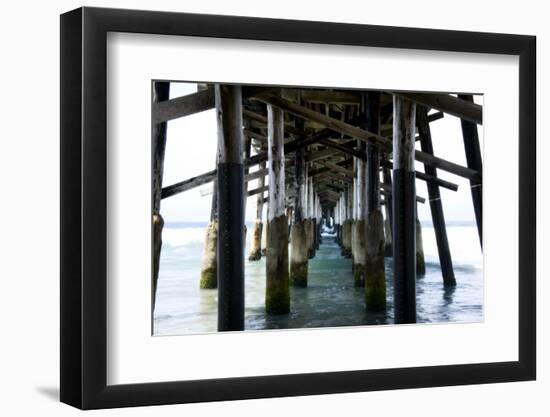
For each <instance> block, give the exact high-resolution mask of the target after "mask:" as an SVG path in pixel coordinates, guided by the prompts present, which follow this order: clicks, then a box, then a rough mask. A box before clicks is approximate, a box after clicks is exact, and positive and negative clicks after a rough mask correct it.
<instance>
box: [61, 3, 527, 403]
mask: <svg viewBox="0 0 550 417" xmlns="http://www.w3.org/2000/svg"><path fill="white" fill-rule="evenodd" d="M60 56H61V83H60V87H61V91H60V96H61V115H62V117H61V154H60V160H61V168H60V169H61V217H60V219H61V231H60V237H61V268H60V276H61V294H60V299H61V309H60V329H61V339H60V350H61V353H60V365H61V366H60V379H61V381H60V398H61V401H62V402H64V403H67V404H70V405H72V406H75V407H78V408H81V409H97V408H113V407H123V406H144V405H160V404H176V403H190V402H202V401H227V400H242V399H252V398H256V399H257V398H273V397H283V396H300V395H320V394H335V393H345V392H359V391H379V390H387V389H408V388H427V387H444V386H455V385H464V384H485V383H499V382H510V381H527V380H534V379H535V378H536V267H535V266H536V262H535V261H536V230H537V229H536V118H535V115H536V82H535V80H536V38H535V37H534V36H525V35H517V34H502V33H480V32H467V31H451V30H435V29H426V28H423V29H419V28H413V27H395V26H375V25H360V24H359V25H358V24H343V23H329V22H315V21H297V20H280V19H266V18H258V17H242V16H221V15H201V14H187V13H172V12H158V11H141V10H121V9H101V8H88V7H85V8H79V9H76V10H73V11H70V12H67V13H65V14H63V15H62V16H61V49H60ZM220 63H223V65H220ZM483 211H485V212H486V216H485V217H483V215H482V212H483ZM228 332H229V333H228ZM218 338H221V339H218ZM222 339H223V340H222ZM373 340H376V343H370V342H371V341H373ZM220 341H221V342H222V343H218V342H220ZM342 346H345V349H346V354H345V355H342V353H341V352H342ZM289 348H290V349H289ZM285 352H286V353H285ZM289 352H290V354H288V353H289ZM266 358H268V359H269V360H265V359H266ZM205 361H207V362H208V366H204V363H205Z"/></svg>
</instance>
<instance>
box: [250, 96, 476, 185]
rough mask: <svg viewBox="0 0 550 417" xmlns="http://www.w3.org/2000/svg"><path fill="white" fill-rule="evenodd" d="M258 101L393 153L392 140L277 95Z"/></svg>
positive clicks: (458, 171) (454, 169)
mask: <svg viewBox="0 0 550 417" xmlns="http://www.w3.org/2000/svg"><path fill="white" fill-rule="evenodd" d="M257 99H258V100H260V101H262V102H264V103H268V104H271V105H273V106H276V107H279V108H280V109H281V110H283V111H286V112H288V113H291V114H294V115H295V116H298V117H302V118H304V119H307V120H312V121H315V122H318V123H321V124H323V125H325V126H327V128H328V129H331V130H334V131H337V132H340V133H343V134H345V135H349V136H351V137H354V138H356V139H359V140H361V141H364V142H367V143H371V144H373V145H376V146H378V147H379V148H381V149H382V150H384V151H386V152H391V150H392V140H391V139H388V138H386V137H384V136H381V135H378V134H376V133H372V132H368V131H366V130H363V129H360V128H358V127H355V126H352V125H350V124H347V123H344V122H342V121H341V120H337V119H334V118H332V117H329V116H326V115H324V114H321V113H319V112H316V111H314V110H310V109H308V108H306V107H303V106H300V105H298V104H296V103H293V102H291V101H288V100H285V99H283V98H281V97H278V96H276V95H272V94H266V95H263V96H262V97H258V98H257ZM457 100H458V99H457ZM415 159H416V160H418V161H420V162H423V163H425V164H428V165H430V166H433V167H435V168H439V169H441V170H443V171H447V172H450V173H452V174H455V175H458V176H460V177H464V178H467V179H473V180H476V181H481V174H480V173H479V172H477V171H475V170H473V169H470V168H467V167H464V166H462V165H458V164H455V163H454V162H450V161H446V160H444V159H442V158H438V157H436V156H433V155H430V154H427V153H425V152H422V151H415Z"/></svg>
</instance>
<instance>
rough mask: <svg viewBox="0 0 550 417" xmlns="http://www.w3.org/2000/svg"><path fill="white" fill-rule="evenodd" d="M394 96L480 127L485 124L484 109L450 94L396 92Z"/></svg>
mask: <svg viewBox="0 0 550 417" xmlns="http://www.w3.org/2000/svg"><path fill="white" fill-rule="evenodd" d="M393 94H395V95H397V96H400V97H404V98H406V99H408V100H411V101H414V102H416V103H420V104H423V105H425V106H428V107H431V108H434V109H437V110H440V111H442V112H444V113H448V114H452V115H453V116H456V117H459V118H461V119H464V120H468V121H469V122H473V123H477V124H479V125H480V124H482V122H483V120H482V119H483V108H482V107H481V106H480V105H479V104H475V103H473V102H469V101H466V100H462V99H460V98H457V97H454V96H451V95H450V94H433V93H400V92H394V93H393Z"/></svg>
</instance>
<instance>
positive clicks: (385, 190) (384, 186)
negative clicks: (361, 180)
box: [380, 182, 426, 204]
mask: <svg viewBox="0 0 550 417" xmlns="http://www.w3.org/2000/svg"><path fill="white" fill-rule="evenodd" d="M380 189H381V190H382V193H383V194H386V195H391V193H392V187H391V186H390V185H387V184H384V183H383V182H382V183H380ZM416 201H418V202H419V203H422V204H424V203H425V202H426V199H425V198H424V197H420V196H418V195H417V196H416Z"/></svg>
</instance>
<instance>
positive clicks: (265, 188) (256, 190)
mask: <svg viewBox="0 0 550 417" xmlns="http://www.w3.org/2000/svg"><path fill="white" fill-rule="evenodd" d="M268 190H269V186H267V185H264V186H263V187H258V188H254V189H253V190H249V191H247V192H246V196H247V197H251V196H253V195H256V194H260V193H263V192H265V191H268Z"/></svg>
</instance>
